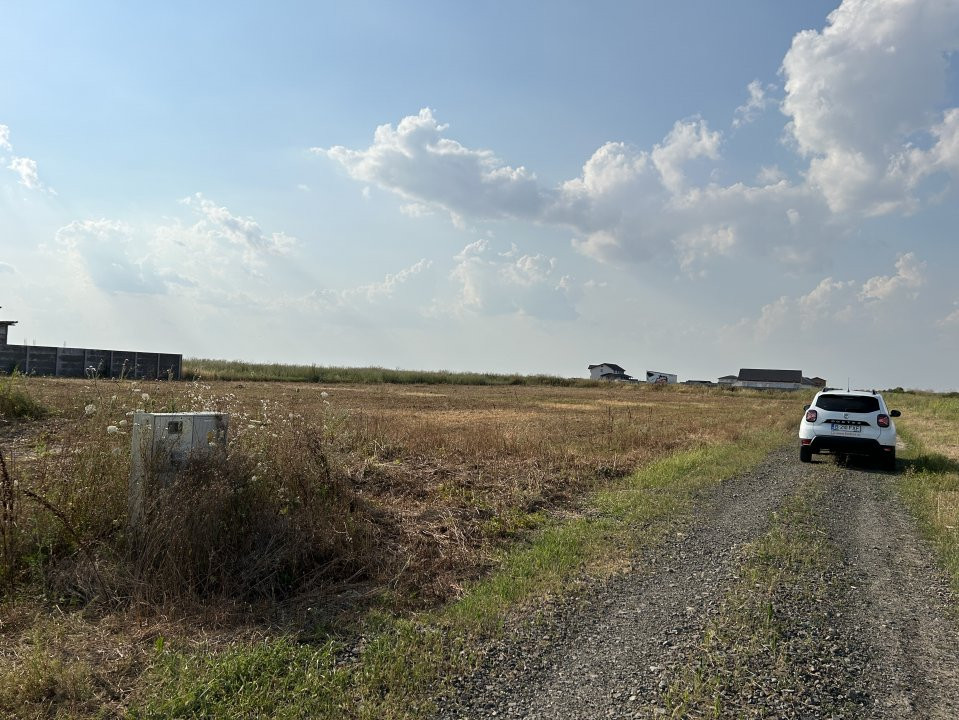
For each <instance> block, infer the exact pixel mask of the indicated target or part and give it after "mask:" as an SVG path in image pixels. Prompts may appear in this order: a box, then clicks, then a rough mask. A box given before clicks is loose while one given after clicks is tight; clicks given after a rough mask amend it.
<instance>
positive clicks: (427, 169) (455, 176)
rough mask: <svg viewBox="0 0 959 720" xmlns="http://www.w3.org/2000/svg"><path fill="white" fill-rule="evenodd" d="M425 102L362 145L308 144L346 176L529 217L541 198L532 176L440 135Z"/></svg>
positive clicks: (461, 209)
mask: <svg viewBox="0 0 959 720" xmlns="http://www.w3.org/2000/svg"><path fill="white" fill-rule="evenodd" d="M446 129H447V126H446V125H441V124H439V123H438V122H437V121H436V120H435V118H434V117H433V112H432V110H430V109H429V108H423V109H422V110H420V112H419V114H418V115H410V116H408V117H405V118H403V119H402V120H401V121H400V122H399V124H398V125H397V126H396V128H393V127H392V126H391V125H380V126H379V127H378V128H376V131H375V133H374V134H373V144H372V145H370V147H368V148H367V149H365V150H351V149H349V148H345V147H342V146H339V145H337V146H335V147H332V148H329V149H323V148H312V151H313V152H314V153H317V154H320V155H325V156H327V157H329V158H331V159H333V160H335V161H336V162H338V163H339V164H340V165H342V166H343V167H344V168H345V169H346V171H347V172H348V173H349V175H350V177H352V178H354V179H355V180H359V181H362V182H369V183H374V184H376V185H378V186H380V187H382V188H385V189H387V190H390V191H392V192H395V193H397V194H398V195H400V196H402V197H404V198H407V199H408V200H411V201H414V202H420V203H426V204H433V205H439V206H441V207H444V208H446V209H447V210H449V211H451V212H455V213H458V214H465V215H470V216H473V217H483V218H506V217H527V218H528V217H531V216H534V215H535V214H537V212H538V211H539V208H540V207H541V205H542V203H543V198H542V196H541V194H540V190H539V187H538V185H537V183H536V178H535V177H534V176H533V175H532V174H531V173H529V172H527V170H526V169H525V168H522V167H519V168H513V167H510V166H508V165H504V164H503V163H501V162H500V161H499V160H498V159H497V158H496V157H495V155H493V153H492V152H491V151H489V150H473V149H470V148H467V147H465V146H463V145H461V144H460V143H458V142H456V141H455V140H452V139H450V138H447V137H444V135H443V133H444V131H445V130H446Z"/></svg>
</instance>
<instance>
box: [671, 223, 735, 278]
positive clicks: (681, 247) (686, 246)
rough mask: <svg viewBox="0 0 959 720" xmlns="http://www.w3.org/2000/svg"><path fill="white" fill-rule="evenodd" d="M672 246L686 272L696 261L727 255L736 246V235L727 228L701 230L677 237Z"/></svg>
mask: <svg viewBox="0 0 959 720" xmlns="http://www.w3.org/2000/svg"><path fill="white" fill-rule="evenodd" d="M673 245H674V246H675V247H676V250H677V251H678V253H679V264H680V267H681V268H682V269H683V270H686V271H687V272H688V271H690V270H692V268H693V266H694V265H695V263H696V262H697V261H703V260H706V259H708V258H710V257H713V256H715V255H728V254H729V253H730V252H731V251H732V249H733V248H734V247H735V245H736V233H735V232H734V231H733V229H732V228H731V227H729V226H721V227H716V228H702V229H700V230H698V231H696V232H692V233H686V234H685V235H682V236H680V237H678V238H677V239H676V240H674V241H673Z"/></svg>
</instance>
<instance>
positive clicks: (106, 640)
mask: <svg viewBox="0 0 959 720" xmlns="http://www.w3.org/2000/svg"><path fill="white" fill-rule="evenodd" d="M23 390H24V391H25V392H26V393H28V394H29V396H30V398H31V399H32V400H34V401H35V402H37V403H38V404H40V405H42V406H43V407H46V408H49V409H50V411H51V412H50V414H49V415H48V416H46V417H44V418H43V419H41V420H36V421H31V422H21V423H12V424H11V423H8V424H0V451H2V452H3V454H4V456H5V457H6V459H7V463H8V467H9V476H10V479H11V482H9V483H7V486H8V487H13V481H16V488H15V490H13V491H11V493H10V494H11V499H10V502H9V508H8V510H9V512H7V514H6V515H5V516H4V517H5V519H4V522H3V530H4V540H5V543H6V546H5V547H7V548H8V549H7V550H5V555H4V558H3V568H2V569H0V573H2V575H0V581H2V583H3V585H4V586H5V596H6V601H5V604H4V606H3V607H2V609H0V642H2V644H3V646H4V648H5V649H4V650H3V651H2V655H0V712H4V711H6V709H7V708H8V707H10V703H11V702H13V700H11V699H17V698H19V700H17V702H21V701H22V702H21V704H20V705H19V706H18V707H20V708H21V712H22V711H23V708H29V709H30V710H31V712H35V713H36V714H37V716H42V717H53V716H55V715H56V714H57V713H58V712H67V713H68V714H70V713H73V714H80V715H83V714H89V713H90V711H91V709H92V707H93V705H96V704H99V705H100V706H101V707H104V708H109V707H114V708H122V707H124V706H125V705H126V704H127V703H128V702H129V700H130V698H131V697H133V694H132V693H133V686H134V685H135V682H134V681H133V680H130V678H135V677H137V676H138V674H139V672H140V671H141V669H142V668H143V667H146V666H148V665H149V664H150V663H151V662H152V659H153V658H154V655H155V653H156V649H155V647H154V643H155V642H156V638H157V637H162V636H167V637H176V638H178V639H180V642H181V644H182V642H188V641H189V639H191V638H202V641H203V643H204V647H206V648H209V647H216V644H217V642H218V641H217V639H216V638H217V637H218V635H217V633H220V632H222V637H223V642H224V643H225V644H227V645H229V644H232V643H234V642H237V640H238V638H243V637H258V636H260V635H262V634H265V633H269V632H270V628H273V627H277V626H279V627H284V628H287V629H289V628H293V629H294V631H296V632H299V631H301V630H302V629H303V628H304V627H314V628H316V627H338V626H340V625H341V624H342V622H343V619H344V618H345V617H355V616H357V614H358V613H360V612H362V611H363V610H364V608H368V607H369V606H370V605H371V604H372V603H376V604H377V605H378V606H379V607H381V608H388V609H391V610H393V611H399V612H403V611H405V610H408V609H414V608H423V607H433V606H436V605H437V604H441V603H443V602H446V601H448V600H450V599H452V598H455V597H458V596H459V595H461V593H462V592H463V589H464V587H466V586H467V585H468V584H469V583H471V582H472V581H474V580H475V579H476V578H479V577H481V576H482V575H484V573H486V572H487V570H488V568H490V566H491V564H492V561H493V558H494V557H496V553H497V552H498V550H499V549H500V548H502V547H503V546H504V545H505V544H507V543H510V542H513V541H515V540H516V539H517V538H523V537H526V536H527V535H528V533H529V532H530V530H531V529H533V528H535V527H537V526H539V525H541V524H543V523H544V522H546V521H547V520H548V519H549V518H551V517H552V518H556V517H568V516H570V515H573V516H575V515H577V514H578V513H579V512H581V501H582V499H583V498H584V496H585V495H586V494H587V493H589V492H590V491H593V490H596V489H599V488H602V487H603V486H604V485H606V484H607V483H609V482H610V481H611V480H613V479H616V478H619V477H622V476H624V475H626V474H628V473H630V472H632V471H633V470H634V469H636V468H638V467H641V466H645V465H647V464H649V463H651V462H652V461H654V460H657V459H659V458H662V457H664V456H667V455H669V454H671V453H673V452H676V451H679V450H683V449H693V448H700V447H706V446H712V445H719V444H727V443H731V442H734V441H736V440H739V439H741V438H742V437H743V436H744V435H745V434H748V433H749V432H750V431H753V430H755V429H756V428H769V427H776V428H785V427H787V426H788V427H792V425H794V424H795V422H796V417H797V416H798V414H799V412H800V411H801V407H802V404H803V402H804V401H805V399H804V398H803V397H800V396H797V395H788V394H782V395H775V394H760V393H749V392H729V391H722V390H716V389H702V388H680V387H671V388H659V387H652V386H639V387H637V386H624V385H610V386H605V387H549V386H515V387H514V386H493V387H491V386H487V387H470V386H459V385H443V386H415V385H401V386H396V385H335V386H327V387H324V386H322V385H320V384H312V383H310V384H307V383H287V384H283V383H239V382H209V383H204V382H200V381H197V382H192V383H134V382H130V381H121V382H116V381H97V382H93V381H76V380H63V379H38V378H27V379H24V380H23ZM90 406H93V407H92V408H91V407H90ZM135 409H145V410H153V411H173V410H175V411H184V410H218V411H223V412H228V413H229V414H230V416H231V425H230V453H229V457H228V458H227V460H226V461H225V462H224V463H219V464H216V465H213V466H211V465H196V466H195V467H193V468H192V470H191V471H190V472H189V473H188V474H187V475H186V476H185V477H184V478H183V479H182V480H181V482H180V483H179V484H178V485H177V486H175V489H176V493H175V494H173V495H170V496H167V497H160V498H158V499H157V501H156V504H155V505H154V507H153V512H152V514H151V515H150V516H149V518H148V524H147V531H146V532H145V533H144V534H143V535H140V536H138V537H139V538H140V539H137V538H135V537H133V536H131V535H130V534H129V533H128V532H127V528H126V502H127V494H126V491H127V478H128V475H129V444H130V437H129V435H128V434H126V433H127V430H128V429H129V417H128V413H131V412H132V411H133V410H135ZM730 419H733V420H734V421H733V422H730ZM111 426H112V427H114V428H115V430H113V431H109V430H108V428H109V427H111ZM5 502H6V501H5ZM5 507H6V505H5ZM143 537H146V538H147V540H148V541H147V542H144V541H143ZM58 608H62V609H63V611H64V612H65V614H64V615H62V617H61V615H59V613H60V610H59V609H58ZM51 609H52V610H51ZM111 628H114V629H115V631H114V630H111ZM111 663H113V664H111ZM31 668H32V670H31ZM31 673H32V674H31ZM43 677H46V678H51V681H50V683H52V684H50V683H47V684H44V683H43V682H40V681H39V680H38V679H37V678H43ZM31 678H33V679H31ZM24 699H26V700H24ZM3 703H7V705H4V704H3ZM109 712H112V711H109ZM109 712H108V714H109ZM117 712H120V711H119V710H117Z"/></svg>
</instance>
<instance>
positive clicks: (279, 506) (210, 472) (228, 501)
mask: <svg viewBox="0 0 959 720" xmlns="http://www.w3.org/2000/svg"><path fill="white" fill-rule="evenodd" d="M377 535H378V528H377V526H376V523H375V520H374V516H373V513H371V512H370V510H369V508H367V507H366V506H365V504H364V503H362V502H360V501H359V499H358V498H357V497H356V495H355V493H354V492H353V491H352V489H351V487H350V483H349V479H348V478H347V477H346V475H345V473H344V471H343V468H342V466H341V465H340V464H339V463H338V462H337V461H336V459H335V458H334V457H333V456H332V455H331V452H330V448H329V447H327V446H325V445H324V442H323V440H322V438H321V436H320V433H319V432H317V429H316V428H311V427H309V426H308V425H303V424H300V425H299V426H298V427H296V428H294V430H293V431H292V432H291V433H290V434H289V435H286V436H284V437H283V438H282V441H281V442H278V443H277V444H276V445H275V447H274V453H273V455H272V456H271V457H269V458H268V459H266V458H264V459H259V458H258V457H257V456H255V455H252V454H249V453H248V452H246V451H244V450H242V449H240V450H237V451H234V452H231V453H230V454H229V455H228V456H227V457H225V458H222V459H219V458H215V457H212V458H198V459H194V460H192V461H191V462H190V463H189V465H188V466H187V467H186V468H185V470H184V471H183V472H181V473H180V474H179V475H178V477H177V479H176V481H175V482H174V483H173V484H172V485H171V486H169V487H167V488H164V489H162V490H160V491H159V492H158V493H157V494H156V495H155V496H154V497H153V498H152V499H151V501H150V502H149V503H148V505H147V508H146V511H145V513H144V515H143V519H142V523H141V524H140V525H139V526H138V527H136V528H132V529H131V559H132V564H133V568H132V569H133V576H134V578H135V579H136V581H137V583H138V588H139V594H141V595H145V596H146V597H143V598H142V599H143V600H147V601H149V602H159V601H161V600H164V599H169V597H170V596H171V595H181V596H182V595H192V596H195V597H199V598H203V597H207V598H208V597H228V598H232V599H242V600H263V599H270V600H277V599H285V598H288V597H290V596H292V595H295V594H298V593H301V592H304V591H305V590H306V589H307V588H309V587H311V586H315V585H316V584H318V583H322V582H336V581H341V580H344V579H347V578H355V577H357V576H361V575H364V574H371V575H372V574H377V573H376V571H377V566H378V565H380V564H383V559H382V558H381V557H379V553H378V552H377V550H381V549H382V548H377V547H376V546H377V542H376V539H377ZM158 595H159V596H160V597H158Z"/></svg>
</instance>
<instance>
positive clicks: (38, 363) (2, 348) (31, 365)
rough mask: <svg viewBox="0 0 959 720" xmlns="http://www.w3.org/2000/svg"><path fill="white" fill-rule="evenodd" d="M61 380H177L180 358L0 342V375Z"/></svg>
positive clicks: (181, 364) (167, 355) (123, 351)
mask: <svg viewBox="0 0 959 720" xmlns="http://www.w3.org/2000/svg"><path fill="white" fill-rule="evenodd" d="M13 371H18V372H22V373H24V374H33V375H57V376H60V377H85V376H89V375H92V374H94V373H95V374H97V375H99V376H101V377H113V378H116V377H130V378H145V379H150V380H152V379H159V380H166V379H170V380H179V379H180V376H181V374H182V372H183V356H182V355H173V354H169V353H144V352H133V351H130V350H91V349H88V348H68V347H47V346H40V345H7V344H4V343H0V372H6V373H10V372H13Z"/></svg>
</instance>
